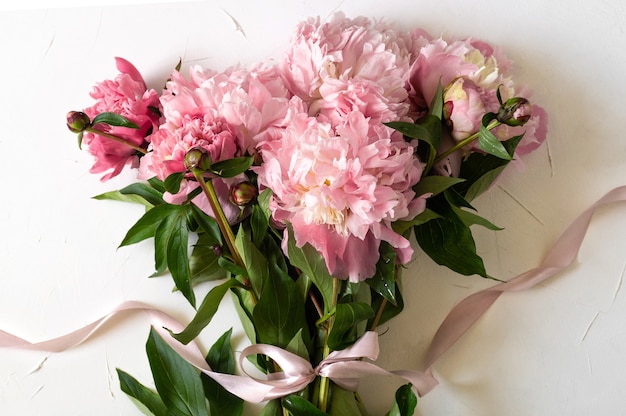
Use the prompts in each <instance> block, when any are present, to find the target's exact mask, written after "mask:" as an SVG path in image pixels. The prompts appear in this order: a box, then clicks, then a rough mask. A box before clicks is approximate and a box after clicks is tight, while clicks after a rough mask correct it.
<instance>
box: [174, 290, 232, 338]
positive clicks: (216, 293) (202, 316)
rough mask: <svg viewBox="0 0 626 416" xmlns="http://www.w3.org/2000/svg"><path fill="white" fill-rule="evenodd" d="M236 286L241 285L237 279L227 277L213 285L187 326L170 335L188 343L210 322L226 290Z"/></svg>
mask: <svg viewBox="0 0 626 416" xmlns="http://www.w3.org/2000/svg"><path fill="white" fill-rule="evenodd" d="M236 286H239V287H242V285H241V284H240V283H239V282H238V281H237V280H235V279H228V280H226V281H225V282H224V283H222V284H221V285H219V286H215V287H214V288H213V289H211V290H210V291H209V293H207V294H206V296H205V297H204V300H203V301H202V304H200V307H199V308H198V311H197V312H196V315H195V316H194V317H193V319H192V320H191V322H189V324H188V325H187V327H186V328H185V329H184V330H183V331H181V332H179V333H177V334H172V336H173V337H174V338H175V339H177V340H178V341H180V342H182V343H183V344H188V343H189V342H191V341H192V340H194V339H195V338H196V337H197V336H198V335H199V334H200V332H201V331H202V330H203V329H204V328H206V326H207V325H208V324H209V323H210V322H211V320H212V319H213V316H215V313H216V312H217V310H218V307H219V305H220V303H221V302H222V299H223V298H224V295H226V292H228V290H229V289H230V288H232V287H236Z"/></svg>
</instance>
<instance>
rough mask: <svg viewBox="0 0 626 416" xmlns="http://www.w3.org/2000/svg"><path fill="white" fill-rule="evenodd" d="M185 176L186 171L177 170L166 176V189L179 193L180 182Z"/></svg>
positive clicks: (172, 192) (164, 183)
mask: <svg viewBox="0 0 626 416" xmlns="http://www.w3.org/2000/svg"><path fill="white" fill-rule="evenodd" d="M184 178H185V172H176V173H172V174H171V175H169V176H168V177H167V178H165V182H163V185H165V189H167V191H168V192H169V193H171V194H177V193H178V191H180V183H181V182H182V180H183V179H184Z"/></svg>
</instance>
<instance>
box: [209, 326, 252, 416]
mask: <svg viewBox="0 0 626 416" xmlns="http://www.w3.org/2000/svg"><path fill="white" fill-rule="evenodd" d="M231 335H232V329H229V330H228V331H226V332H225V333H224V334H223V335H222V336H221V337H220V338H219V339H218V340H217V341H216V342H215V344H213V346H212V347H211V349H210V350H209V353H208V354H207V356H206V362H207V364H209V367H210V368H211V369H212V370H213V371H217V372H220V373H224V374H235V357H234V355H233V350H232V348H231V346H230V337H231ZM200 376H201V378H202V385H203V386H204V393H205V395H206V397H207V399H208V400H209V408H210V409H211V415H229V416H230V415H232V416H240V415H241V414H243V400H242V399H240V398H239V397H237V396H235V395H234V394H232V393H230V392H229V391H227V390H226V389H225V388H224V387H222V386H221V385H220V384H219V383H218V382H216V381H215V380H213V379H212V378H211V377H209V376H207V375H205V374H201V375H200Z"/></svg>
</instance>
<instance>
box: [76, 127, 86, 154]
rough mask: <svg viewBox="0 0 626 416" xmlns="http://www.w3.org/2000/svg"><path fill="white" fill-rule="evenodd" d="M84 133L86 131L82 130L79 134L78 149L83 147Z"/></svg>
mask: <svg viewBox="0 0 626 416" xmlns="http://www.w3.org/2000/svg"><path fill="white" fill-rule="evenodd" d="M84 134H85V132H83V131H81V132H80V133H78V135H77V138H78V149H79V150H82V149H83V136H84Z"/></svg>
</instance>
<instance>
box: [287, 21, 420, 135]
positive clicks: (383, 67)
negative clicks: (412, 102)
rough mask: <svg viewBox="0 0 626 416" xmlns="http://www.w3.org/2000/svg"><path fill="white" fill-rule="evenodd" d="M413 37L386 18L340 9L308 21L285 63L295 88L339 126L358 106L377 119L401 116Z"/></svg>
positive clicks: (405, 107) (313, 109)
mask: <svg viewBox="0 0 626 416" xmlns="http://www.w3.org/2000/svg"><path fill="white" fill-rule="evenodd" d="M411 41H412V39H411V37H410V36H408V34H404V33H401V32H396V31H394V29H393V28H392V27H391V26H390V25H387V24H385V23H383V22H377V23H373V22H371V21H370V20H368V19H366V18H365V17H358V18H355V19H348V18H346V17H345V16H344V15H343V13H336V14H334V15H333V16H332V17H331V19H330V20H329V21H328V22H325V23H322V22H321V21H320V19H319V18H317V19H309V20H307V21H305V22H302V23H301V24H300V25H299V26H298V29H297V31H296V33H295V35H294V37H293V38H292V40H291V44H290V46H289V49H288V51H287V53H286V56H285V59H284V60H283V62H282V63H281V64H280V66H281V70H282V76H283V77H284V79H285V81H286V83H287V85H288V86H289V89H290V90H291V91H292V92H293V94H295V95H296V96H298V97H300V98H302V100H304V101H305V102H306V103H307V104H308V105H309V115H311V116H317V115H320V114H321V115H323V116H325V117H326V119H327V120H328V121H329V122H330V123H331V125H332V126H333V127H334V126H338V125H340V124H341V123H342V122H343V119H344V118H345V117H346V116H347V114H349V113H351V112H353V111H358V112H361V113H362V114H364V115H365V116H366V117H368V118H370V119H372V122H387V121H394V120H399V119H400V118H402V117H403V116H405V115H406V113H407V111H408V108H409V107H408V102H407V100H406V99H407V92H406V90H405V88H404V86H405V84H406V81H407V78H408V70H409V59H410V46H411Z"/></svg>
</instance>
